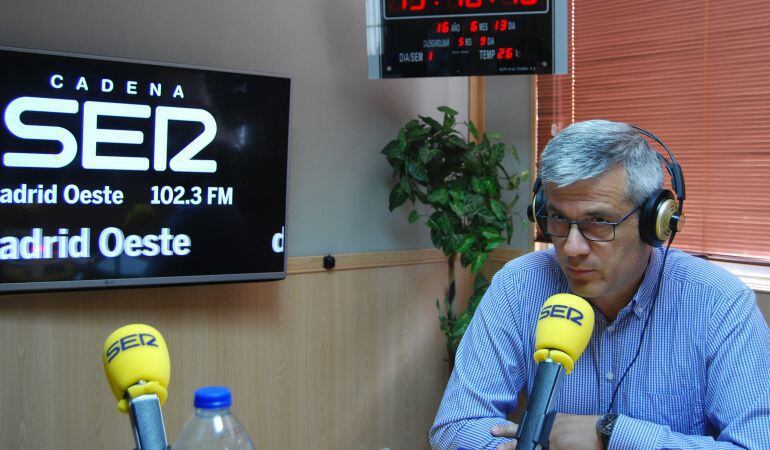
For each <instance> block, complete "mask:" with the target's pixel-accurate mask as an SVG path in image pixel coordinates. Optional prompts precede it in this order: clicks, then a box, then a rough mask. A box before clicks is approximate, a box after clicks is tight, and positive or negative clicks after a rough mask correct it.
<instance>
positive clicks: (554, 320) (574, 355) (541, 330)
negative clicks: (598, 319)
mask: <svg viewBox="0 0 770 450" xmlns="http://www.w3.org/2000/svg"><path fill="white" fill-rule="evenodd" d="M593 331H594V310H593V308H592V307H591V305H590V304H589V303H588V302H587V301H585V300H583V299H582V298H580V297H578V296H577V295H572V294H556V295H552V296H551V297H549V298H548V300H546V301H545V303H544V304H543V307H542V308H541V309H540V316H539V317H538V320H537V327H536V328H535V354H534V358H535V361H537V362H538V363H539V362H541V361H545V360H546V359H547V358H549V357H550V358H551V359H552V360H553V361H554V362H557V363H560V364H561V365H562V366H563V367H564V369H565V372H566V373H567V374H569V373H570V372H571V371H572V368H573V367H574V366H575V362H577V360H578V358H580V355H582V354H583V351H584V350H585V349H586V346H587V345H588V341H590V340H591V334H593Z"/></svg>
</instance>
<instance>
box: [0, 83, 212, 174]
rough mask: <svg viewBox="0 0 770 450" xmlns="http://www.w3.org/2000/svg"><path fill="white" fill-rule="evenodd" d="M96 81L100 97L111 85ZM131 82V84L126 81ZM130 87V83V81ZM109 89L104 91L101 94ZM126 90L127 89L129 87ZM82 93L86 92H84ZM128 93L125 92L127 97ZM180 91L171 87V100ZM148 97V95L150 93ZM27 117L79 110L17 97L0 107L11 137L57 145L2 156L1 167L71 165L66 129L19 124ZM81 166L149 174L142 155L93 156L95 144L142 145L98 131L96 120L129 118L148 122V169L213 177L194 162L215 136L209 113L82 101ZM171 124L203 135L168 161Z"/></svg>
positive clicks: (71, 103) (131, 137)
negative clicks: (183, 125)
mask: <svg viewBox="0 0 770 450" xmlns="http://www.w3.org/2000/svg"><path fill="white" fill-rule="evenodd" d="M80 80H83V82H78V84H77V85H76V87H75V90H76V91H77V90H83V87H82V86H83V84H82V83H84V82H85V81H84V80H85V78H83V77H81V78H80ZM104 81H105V80H102V84H101V87H102V92H111V89H112V85H110V84H106V83H104ZM49 83H50V85H51V87H53V88H54V89H61V88H62V76H61V75H58V74H54V75H52V76H51V78H50V80H49ZM129 83H131V82H129ZM134 83H135V82H134ZM107 87H109V89H110V91H105V89H106V88H107ZM127 89H130V85H129V87H128V88H127ZM86 90H87V87H86ZM129 93H131V92H129ZM180 93H181V95H183V91H182V90H181V86H178V85H177V89H176V90H175V91H174V96H175V97H176V96H178V95H179V94H180ZM150 95H152V91H150ZM27 112H42V113H50V114H68V115H72V114H78V113H80V112H81V105H80V103H79V102H78V101H77V100H70V99H61V98H46V97H31V96H29V97H18V98H16V99H14V100H11V101H10V102H9V103H8V105H7V106H6V107H5V112H4V113H3V120H4V122H5V126H6V127H7V128H8V131H10V132H11V133H12V134H13V135H14V136H16V137H18V138H21V139H26V140H43V141H52V142H58V144H54V145H55V146H56V147H60V150H59V151H58V152H56V153H52V152H51V153H31V152H26V153H22V152H14V151H6V153H5V154H4V155H3V160H2V161H3V165H5V166H6V167H29V168H53V169H56V168H61V167H65V166H67V165H69V164H70V163H72V162H73V161H74V160H75V158H76V156H77V152H78V143H77V139H76V138H75V136H74V135H73V133H72V132H70V130H68V129H66V128H63V127H57V126H53V125H34V124H30V123H25V122H24V121H23V120H22V117H23V115H24V114H25V113H27ZM82 115H83V117H82V121H81V122H80V123H82V127H83V128H82V141H81V153H82V156H81V158H82V166H83V168H84V169H101V170H133V171H147V170H150V158H146V157H143V156H115V155H104V154H101V155H100V154H99V152H98V144H99V143H111V144H133V145H138V144H143V143H144V142H145V135H144V133H143V132H141V131H139V130H123V129H121V130H117V129H109V128H100V127H99V125H98V122H99V119H100V118H103V117H118V118H132V119H150V118H151V117H152V116H154V117H153V120H154V129H155V133H154V134H155V139H154V142H153V147H152V149H153V152H152V168H153V170H155V171H158V172H162V171H165V170H167V169H169V168H170V169H171V170H172V171H174V172H199V173H214V172H216V170H217V162H216V161H214V160H210V159H196V158H195V156H196V155H198V154H199V153H200V152H201V151H202V150H203V149H205V148H206V147H207V146H208V145H209V144H211V142H213V141H214V138H215V137H216V134H217V122H216V120H215V118H214V116H213V115H211V113H209V112H208V111H206V110H205V109H200V108H182V107H172V106H157V107H155V109H154V111H153V109H152V108H151V107H150V106H149V105H144V104H134V103H117V102H101V101H90V100H89V101H84V102H83V105H82ZM172 121H182V122H194V123H197V124H200V125H202V126H203V131H202V132H201V133H200V134H198V136H196V137H195V139H193V140H192V141H191V142H190V143H189V144H187V145H186V146H185V147H184V148H182V149H181V150H180V151H179V152H177V153H176V154H175V155H173V156H172V157H170V159H169V148H168V134H169V131H168V129H169V123H170V122H172Z"/></svg>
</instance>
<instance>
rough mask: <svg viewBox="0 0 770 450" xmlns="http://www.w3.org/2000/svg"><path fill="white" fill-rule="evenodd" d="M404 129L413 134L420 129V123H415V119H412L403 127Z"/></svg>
mask: <svg viewBox="0 0 770 450" xmlns="http://www.w3.org/2000/svg"><path fill="white" fill-rule="evenodd" d="M404 128H406V131H408V132H410V133H414V132H415V131H417V130H418V129H420V128H421V127H420V122H418V121H417V119H412V120H410V121H409V122H407V123H406V125H404Z"/></svg>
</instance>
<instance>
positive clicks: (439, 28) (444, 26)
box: [436, 20, 449, 33]
mask: <svg viewBox="0 0 770 450" xmlns="http://www.w3.org/2000/svg"><path fill="white" fill-rule="evenodd" d="M436 33H449V21H448V20H445V21H443V22H439V23H437V24H436Z"/></svg>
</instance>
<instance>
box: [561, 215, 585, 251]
mask: <svg viewBox="0 0 770 450" xmlns="http://www.w3.org/2000/svg"><path fill="white" fill-rule="evenodd" d="M590 251H591V245H590V244H589V242H588V239H586V238H585V237H584V236H583V234H582V233H581V232H580V229H578V225H577V224H576V223H573V224H571V225H570V227H569V233H567V241H566V242H565V243H564V253H566V254H567V255H568V256H579V255H585V254H587V253H588V252H590Z"/></svg>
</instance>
